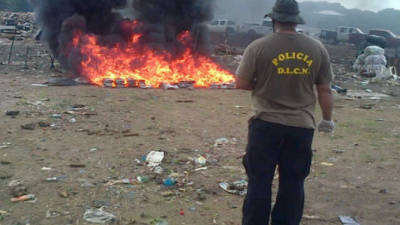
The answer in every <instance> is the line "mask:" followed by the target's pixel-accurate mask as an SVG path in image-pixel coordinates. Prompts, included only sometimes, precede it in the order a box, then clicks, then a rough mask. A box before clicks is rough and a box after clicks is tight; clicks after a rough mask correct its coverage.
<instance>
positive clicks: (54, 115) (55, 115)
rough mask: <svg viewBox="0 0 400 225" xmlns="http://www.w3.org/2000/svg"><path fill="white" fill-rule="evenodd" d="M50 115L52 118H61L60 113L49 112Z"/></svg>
mask: <svg viewBox="0 0 400 225" xmlns="http://www.w3.org/2000/svg"><path fill="white" fill-rule="evenodd" d="M50 117H51V118H53V119H62V115H61V114H51V115H50Z"/></svg>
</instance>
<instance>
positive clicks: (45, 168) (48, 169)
mask: <svg viewBox="0 0 400 225" xmlns="http://www.w3.org/2000/svg"><path fill="white" fill-rule="evenodd" d="M42 170H44V171H50V170H52V168H50V167H45V166H44V167H42Z"/></svg>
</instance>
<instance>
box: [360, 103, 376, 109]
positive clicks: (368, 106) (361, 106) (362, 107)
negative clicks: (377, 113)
mask: <svg viewBox="0 0 400 225" xmlns="http://www.w3.org/2000/svg"><path fill="white" fill-rule="evenodd" d="M374 106H375V104H364V105H360V108H361V109H372V108H373V107H374Z"/></svg>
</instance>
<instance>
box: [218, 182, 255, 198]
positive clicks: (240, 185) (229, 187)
mask: <svg viewBox="0 0 400 225" xmlns="http://www.w3.org/2000/svg"><path fill="white" fill-rule="evenodd" d="M247 185H248V183H247V181H245V180H239V181H235V182H233V183H232V184H229V183H226V182H222V183H219V186H220V187H221V188H222V189H223V190H224V191H226V192H228V193H231V194H236V195H241V196H244V195H246V194H247Z"/></svg>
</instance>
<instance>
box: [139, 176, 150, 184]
mask: <svg viewBox="0 0 400 225" xmlns="http://www.w3.org/2000/svg"><path fill="white" fill-rule="evenodd" d="M136 179H137V181H139V183H142V184H145V183H148V182H149V181H150V178H149V177H146V176H138V177H137V178H136Z"/></svg>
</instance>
